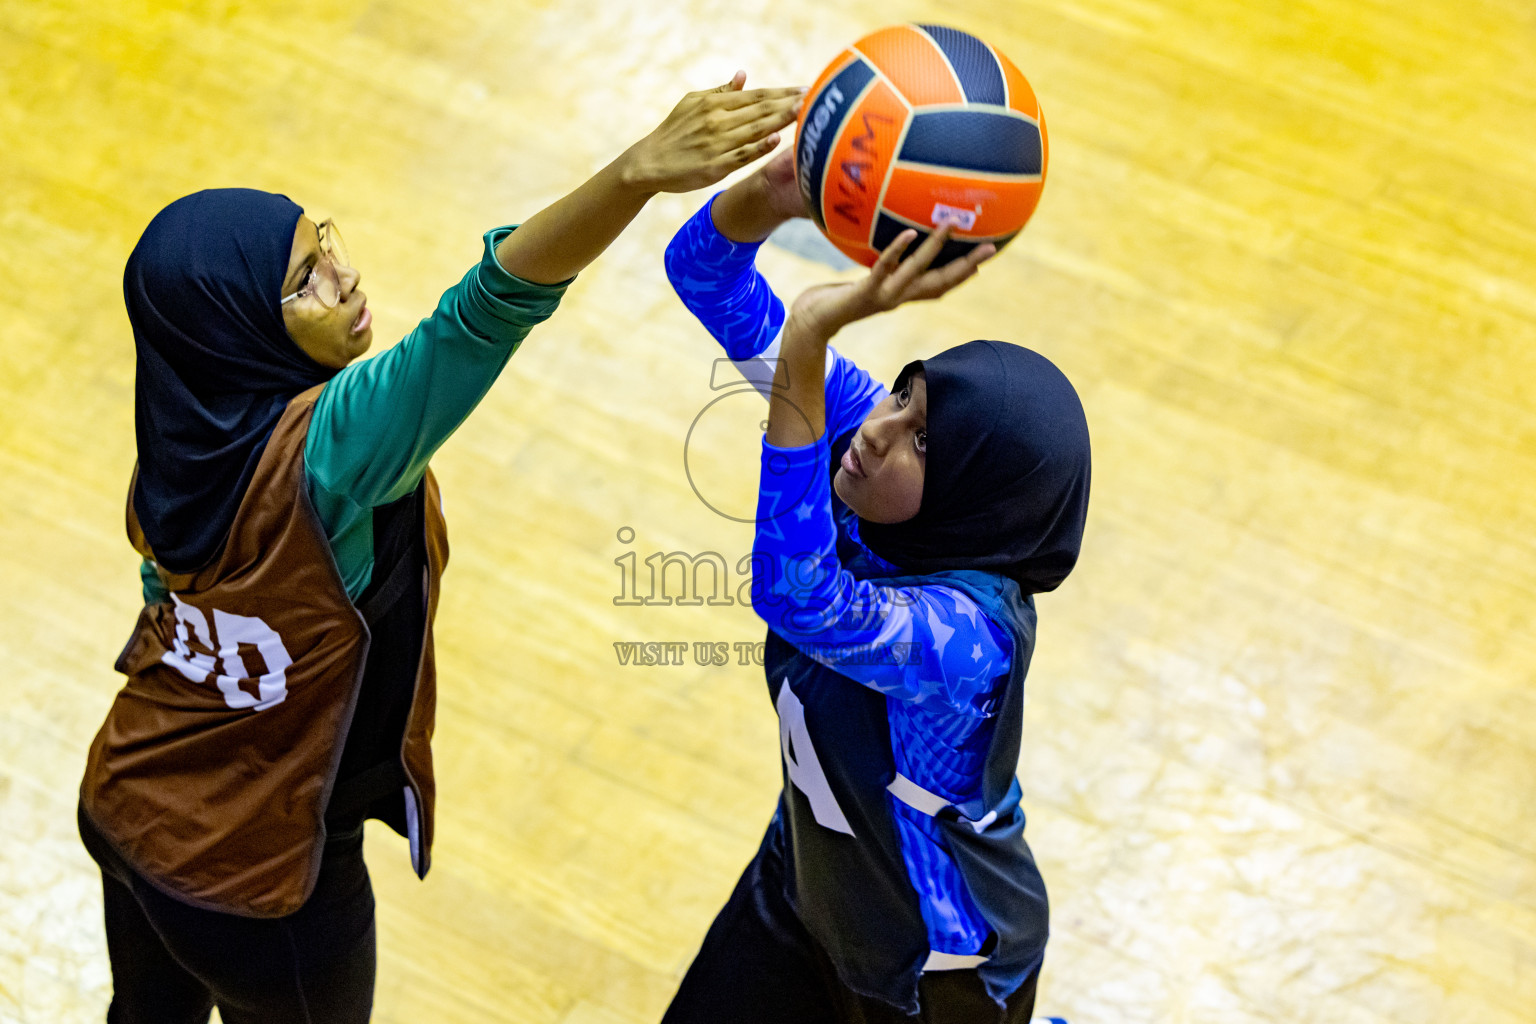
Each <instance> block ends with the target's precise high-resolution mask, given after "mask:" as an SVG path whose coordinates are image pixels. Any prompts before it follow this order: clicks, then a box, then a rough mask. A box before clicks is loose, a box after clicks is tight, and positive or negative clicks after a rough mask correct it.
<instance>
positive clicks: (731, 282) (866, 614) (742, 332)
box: [666, 200, 1012, 954]
mask: <svg viewBox="0 0 1536 1024" xmlns="http://www.w3.org/2000/svg"><path fill="white" fill-rule="evenodd" d="M712 205H713V200H711V202H710V203H709V204H706V205H705V207H704V208H703V209H702V210H700V211H699V212H698V213H697V214H696V215H694V217H693V218H692V219H690V220H689V221H688V223H687V224H685V225H684V226H683V228H682V230H680V231H679V232H678V233H677V235H676V237H674V238H673V240H672V242H671V244H670V245H669V246H668V247H667V253H666V268H667V276H668V278H669V279H670V280H671V282H672V286H673V287H674V288H675V289H676V290H677V293H678V295H679V297H681V298H682V300H683V303H684V305H686V306H687V307H688V309H689V311H690V312H692V313H693V314H694V315H695V316H696V317H698V318H699V320H700V321H701V322H702V323H703V324H704V326H705V327H706V328H707V329H708V330H709V332H710V334H711V335H713V336H714V338H715V340H716V341H718V342H719V343H720V344H721V345H722V346H723V347H724V348H725V351H726V355H727V356H729V357H730V358H731V359H732V360H734V361H735V362H736V363H737V365H738V366H740V367H741V368H742V371H743V373H744V374H746V375H747V377H748V379H750V380H753V381H754V382H757V383H758V387H759V390H761V391H764V392H765V393H766V391H767V389H768V386H769V385H768V383H767V382H771V380H772V366H773V361H774V360H775V359H776V358H777V355H778V347H779V341H780V335H781V333H782V331H783V326H784V319H785V314H784V304H783V302H782V301H780V300H779V298H778V296H776V295H774V293H773V290H772V289H771V288H770V287H769V286H768V283H767V282H766V281H765V280H764V279H763V277H762V275H761V274H759V273H758V272H757V269H756V266H755V263H754V261H755V257H756V255H757V249H758V246H757V245H742V244H738V243H735V242H732V241H731V240H729V239H727V238H725V237H724V236H723V235H721V234H720V232H719V231H718V230H716V228H715V226H714V221H713V219H712V218H711V214H710V209H711V206H712ZM887 393H888V392H887V391H886V389H885V387H884V386H883V385H881V384H880V383H879V382H878V381H875V380H874V379H873V378H871V377H870V375H869V374H868V373H866V372H864V371H863V370H861V369H860V368H859V367H858V366H856V365H855V364H854V363H853V361H852V360H849V359H847V358H845V357H843V356H842V355H840V354H839V353H837V352H836V351H835V350H834V349H831V348H828V350H827V369H826V418H827V428H826V431H825V432H824V433H823V435H822V436H821V437H820V438H819V439H817V440H816V441H815V442H814V443H813V444H809V445H806V446H804V447H801V448H778V447H775V446H774V445H771V444H769V443H768V442H767V441H766V440H764V442H763V451H762V476H761V487H760V491H759V496H758V510H757V536H756V539H755V542H754V545H753V572H754V576H755V580H754V586H753V608H754V609H755V610H756V611H757V613H758V614H759V615H761V616H762V618H763V619H764V621H766V622H767V623H768V628H769V629H771V630H773V631H774V632H775V633H777V634H779V635H780V636H781V637H783V638H784V639H785V640H787V641H789V642H790V643H791V644H793V645H794V646H795V647H796V648H798V649H799V650H800V651H801V652H802V653H804V654H806V655H807V656H809V657H811V658H814V659H815V660H817V661H818V662H820V663H821V664H823V665H826V666H828V667H830V668H832V669H835V670H836V671H837V672H838V673H840V674H842V675H844V676H846V677H848V678H849V679H851V680H853V681H854V682H856V683H859V684H861V685H864V686H867V687H870V688H872V689H874V690H876V691H878V692H880V693H883V694H885V697H886V714H887V719H888V721H889V722H890V730H891V749H892V752H893V754H894V755H895V761H896V769H897V771H899V772H900V773H901V774H903V775H905V776H906V777H907V778H909V779H911V780H912V781H913V782H916V783H917V784H918V785H919V786H922V787H923V788H924V789H927V790H929V791H931V792H933V793H936V794H938V795H939V796H942V797H944V798H945V799H947V800H949V801H951V802H954V803H958V802H962V801H964V800H967V799H970V798H972V797H973V796H975V795H976V794H977V792H978V791H979V789H980V785H981V777H982V771H983V768H984V759H985V757H986V751H987V745H988V743H989V742H990V739H991V723H990V719H991V716H992V711H993V700H994V694H995V692H996V691H997V690H998V688H999V687H1000V686H1001V685H1002V684H1003V683H1004V682H1006V679H1007V676H1008V672H1009V669H1010V654H1011V646H1012V645H1011V641H1010V640H1009V637H1008V633H1007V632H1006V631H1005V630H1004V629H1003V628H1002V627H1001V626H999V625H997V624H995V623H993V622H992V621H991V619H990V618H988V617H987V615H986V614H985V613H984V612H982V611H981V609H980V608H978V607H977V605H976V603H975V601H973V600H972V599H971V597H970V596H969V595H967V594H965V593H963V592H962V591H960V590H958V589H956V588H953V587H947V586H942V585H937V584H935V585H933V586H915V587H914V586H906V587H891V586H881V585H879V584H877V583H872V582H869V580H868V579H867V577H877V576H882V575H896V574H898V573H899V572H900V570H898V569H897V568H896V567H895V566H893V565H891V564H890V563H888V562H885V561H884V560H882V559H881V558H880V557H879V556H878V555H876V554H875V553H874V552H873V551H871V550H870V549H869V548H867V547H865V546H864V545H863V544H862V543H861V542H860V540H859V535H858V516H857V515H855V514H854V513H853V512H852V510H850V509H849V508H848V507H847V506H846V505H844V504H843V502H842V501H841V500H840V499H839V498H838V497H837V495H836V494H835V493H834V492H833V491H832V487H831V466H830V462H829V460H830V448H831V443H830V440H829V439H833V438H838V437H841V436H842V435H843V434H844V433H846V432H848V431H851V430H853V429H855V428H857V427H858V425H859V424H860V423H862V422H863V420H864V418H865V416H867V415H868V413H869V411H870V410H871V409H872V408H873V407H874V406H875V405H877V404H878V403H879V402H880V401H881V400H883V399H884V398H885V396H886V394H887ZM840 546H841V549H842V550H843V552H844V553H845V557H843V558H840V557H839V548H840ZM850 555H851V557H848V556H850ZM887 799H889V800H890V802H891V809H892V813H893V815H894V817H895V820H896V824H897V832H898V835H899V838H900V841H901V848H902V856H903V859H904V861H905V862H906V868H907V875H908V877H909V879H910V880H911V882H912V887H913V889H915V890H916V892H917V894H918V898H919V902H920V905H921V908H922V914H923V921H924V922H925V924H926V925H927V927H928V938H929V942H930V944H931V946H932V948H933V949H934V950H935V951H938V952H941V953H958V954H969V953H976V952H977V951H978V950H980V949H981V947H982V945H983V943H984V942H985V941H986V939H987V936H988V934H989V932H990V928H989V927H988V925H987V923H986V921H985V920H984V919H983V918H982V916H981V914H980V912H979V911H978V910H977V909H976V907H975V905H974V904H973V903H972V901H971V898H970V895H969V893H968V892H967V891H966V888H965V884H964V882H963V881H962V879H961V877H960V874H959V872H958V870H957V869H956V868H955V866H954V862H953V861H952V860H951V859H950V856H949V854H948V852H947V850H946V848H945V845H944V839H943V837H942V835H941V833H940V831H939V829H938V827H937V826H936V824H935V823H934V821H933V819H932V818H930V817H928V816H927V815H924V814H922V813H921V812H919V811H916V810H914V809H912V808H911V807H909V806H907V805H906V804H905V803H902V802H901V801H898V800H896V799H895V798H894V797H888V798H887Z"/></svg>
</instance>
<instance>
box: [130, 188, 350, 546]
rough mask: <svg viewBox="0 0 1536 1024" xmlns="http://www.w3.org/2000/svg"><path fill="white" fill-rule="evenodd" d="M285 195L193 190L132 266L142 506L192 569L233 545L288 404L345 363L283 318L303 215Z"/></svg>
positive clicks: (148, 528) (160, 542) (146, 238)
mask: <svg viewBox="0 0 1536 1024" xmlns="http://www.w3.org/2000/svg"><path fill="white" fill-rule="evenodd" d="M303 212H304V211H303V210H301V209H300V208H299V207H298V206H297V205H295V204H294V203H293V202H292V201H291V200H290V199H288V198H287V197H286V196H279V195H273V194H271V193H269V192H257V191H254V190H252V189H243V188H226V189H210V190H208V191H204V192H197V193H194V194H192V195H190V196H186V197H184V198H181V199H178V200H176V201H175V202H174V203H172V204H171V205H170V206H167V207H166V208H165V209H164V210H161V211H160V213H159V214H157V215H156V216H155V219H154V220H152V221H150V223H149V227H147V228H145V229H144V235H143V237H141V238H140V239H139V244H138V245H136V246H135V247H134V250H133V253H132V255H130V256H129V257H128V266H127V268H126V270H125V271H124V272H123V297H124V299H125V300H126V302H127V305H128V320H129V322H130V323H131V324H132V325H133V341H134V345H135V347H136V348H137V350H138V366H137V371H136V374H135V378H134V399H135V407H134V433H135V435H136V436H137V440H138V451H139V465H138V476H137V483H136V484H135V486H134V491H133V507H134V510H135V511H136V512H137V513H138V517H139V524H140V526H141V527H142V528H143V530H144V536H145V538H146V539H147V540H148V541H149V546H150V548H151V550H153V551H154V553H155V558H156V560H157V561H159V563H160V564H161V565H162V566H164V567H165V568H167V569H170V570H172V571H176V572H190V571H192V570H194V569H197V568H200V567H201V566H203V565H204V564H205V563H207V562H208V560H209V559H211V558H212V557H213V556H214V555H215V554H217V553H218V551H219V549H220V548H221V547H222V546H223V544H224V539H225V537H226V536H227V535H228V533H229V527H230V524H231V523H232V522H233V520H234V517H235V512H236V511H237V510H238V508H239V506H240V499H241V498H242V497H243V496H244V494H245V488H246V485H247V484H248V483H250V480H251V476H252V474H254V473H255V471H256V463H257V462H258V460H260V458H261V453H262V450H263V449H264V448H265V447H266V443H267V438H268V437H269V436H270V435H271V433H272V428H273V426H274V425H276V423H277V420H278V417H280V416H281V415H282V413H283V409H284V407H285V406H286V405H287V404H288V402H289V401H290V400H291V399H292V398H293V396H294V395H297V394H298V393H299V392H301V391H304V390H305V389H307V388H309V387H312V386H313V385H315V384H319V383H321V382H323V381H326V380H329V379H330V378H331V377H332V376H333V375H334V374H335V372H336V371H335V370H331V369H328V368H326V367H324V366H321V365H320V364H319V363H316V362H315V361H314V360H312V359H310V358H309V357H308V356H306V355H305V354H304V353H303V352H302V351H301V350H300V349H299V347H298V345H296V344H294V342H293V339H291V338H290V337H289V336H288V331H287V330H286V329H285V328H284V327H283V312H282V306H281V302H280V300H281V298H282V294H281V293H282V286H283V279H284V278H285V277H286V276H287V272H288V258H289V255H290V254H291V253H292V250H293V232H294V228H295V227H296V225H297V224H298V221H299V217H300V216H301V215H302V214H303Z"/></svg>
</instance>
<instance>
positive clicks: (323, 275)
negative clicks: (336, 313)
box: [281, 220, 352, 309]
mask: <svg viewBox="0 0 1536 1024" xmlns="http://www.w3.org/2000/svg"><path fill="white" fill-rule="evenodd" d="M315 230H316V232H317V233H318V234H319V236H320V259H319V260H317V261H316V262H315V265H314V267H313V268H311V270H310V272H309V278H308V279H307V280H306V281H305V282H304V284H303V285H302V286H301V287H300V288H299V290H298V291H296V292H294V293H293V294H292V295H285V296H283V301H282V303H281V305H284V306H286V305H288V303H290V302H292V301H293V300H294V299H302V298H304V297H305V296H308V295H313V296H314V297H315V298H316V299H317V300H319V302H320V305H322V306H324V307H325V308H326V309H335V308H336V303H338V302H340V301H341V276H340V275H339V274H338V273H337V272H336V268H337V267H350V266H351V265H352V264H350V263H348V262H347V247H346V246H345V245H343V244H342V241H341V232H339V231H337V230H336V225H335V223H333V222H332V221H330V220H326V221H323V222H321V224H320V226H319V227H317V228H316V229H315Z"/></svg>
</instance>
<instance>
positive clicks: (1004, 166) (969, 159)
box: [897, 109, 1043, 174]
mask: <svg viewBox="0 0 1536 1024" xmlns="http://www.w3.org/2000/svg"><path fill="white" fill-rule="evenodd" d="M897 159H899V160H904V161H910V162H911V163H918V164H934V165H936V166H939V167H953V168H956V169H963V170H969V171H986V172H990V173H992V174H1039V173H1040V166H1041V164H1042V163H1043V153H1042V152H1041V146H1040V128H1039V126H1038V125H1034V124H1031V123H1030V122H1028V121H1026V120H1024V119H1023V118H1021V117H1014V116H1010V115H1008V114H993V113H989V112H987V111H985V110H935V111H931V112H927V113H925V112H924V111H922V110H921V109H919V110H918V111H917V113H915V114H913V115H912V126H911V127H910V128H908V129H907V140H906V142H904V143H903V144H902V147H901V154H900V156H898V157H897Z"/></svg>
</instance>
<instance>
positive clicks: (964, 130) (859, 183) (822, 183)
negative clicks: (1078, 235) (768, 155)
mask: <svg viewBox="0 0 1536 1024" xmlns="http://www.w3.org/2000/svg"><path fill="white" fill-rule="evenodd" d="M1048 154H1049V146H1048V143H1047V141H1046V135H1045V118H1044V117H1043V115H1042V114H1041V112H1040V104H1039V102H1038V101H1037V100H1036V99H1035V92H1034V90H1033V89H1031V88H1030V86H1029V82H1028V81H1027V80H1026V79H1025V78H1024V76H1023V75H1022V74H1021V73H1020V72H1019V69H1018V68H1016V67H1014V66H1013V63H1012V62H1011V61H1010V60H1009V59H1008V58H1007V57H1005V56H1003V55H1002V54H1001V53H999V52H998V51H997V50H995V49H993V48H992V47H991V46H988V45H987V44H986V43H984V42H982V41H981V40H980V39H977V38H976V37H975V36H973V35H970V34H968V33H965V32H961V31H959V30H958V29H952V28H944V27H942V26H939V25H895V26H892V27H890V28H883V29H880V30H879V31H878V32H872V33H870V34H869V35H867V36H865V37H864V38H863V39H860V40H859V41H858V42H856V43H854V44H853V45H852V46H850V47H849V48H848V49H846V50H844V51H843V52H842V53H841V54H839V55H838V57H837V59H836V60H834V61H833V62H832V63H831V64H829V65H828V66H827V69H826V70H825V71H823V72H822V73H821V77H820V78H818V79H816V82H815V84H814V85H812V86H811V88H810V91H809V92H808V93H806V103H805V106H804V108H803V109H802V110H801V112H800V120H799V126H798V129H797V137H796V139H795V173H796V175H797V176H798V178H799V182H800V193H801V195H802V196H804V197H805V202H806V207H807V208H808V209H809V211H810V213H811V216H812V218H814V219H815V221H816V225H817V226H818V227H819V228H821V230H822V231H823V232H824V233H825V234H826V236H827V237H828V238H829V239H831V240H832V243H833V244H834V245H836V246H837V247H838V248H839V249H841V250H842V251H843V252H845V253H847V254H848V255H849V256H850V257H852V258H853V259H855V260H857V261H858V262H860V263H862V264H864V265H865V266H870V265H872V264H873V263H874V262H875V260H876V258H878V257H879V255H880V251H881V250H882V249H884V248H885V247H886V246H887V245H889V244H890V242H891V240H892V239H894V238H895V237H896V236H897V235H899V234H901V232H903V231H905V230H906V229H908V228H916V229H917V232H918V239H917V242H915V243H913V244H914V245H917V244H920V243H921V242H922V240H923V239H924V238H926V237H928V234H929V233H930V232H932V231H933V230H935V229H936V228H938V227H939V226H940V225H941V224H945V223H949V224H952V225H953V226H954V227H953V229H952V232H951V235H950V240H949V242H948V243H947V244H946V245H945V246H944V249H943V250H942V251H941V252H940V253H939V256H938V258H937V259H935V260H934V265H935V266H941V265H943V264H945V263H948V262H949V261H950V260H953V259H956V258H957V257H959V256H963V255H964V254H965V253H967V252H970V251H971V249H973V248H975V247H976V246H978V245H981V244H982V243H984V242H991V243H993V244H994V245H996V246H997V247H998V248H999V249H1001V248H1002V247H1003V246H1005V245H1007V244H1008V242H1009V241H1010V240H1012V238H1013V236H1014V235H1016V234H1018V233H1019V231H1020V229H1022V228H1023V227H1024V223H1025V221H1027V220H1029V217H1030V214H1032V213H1034V212H1035V206H1036V204H1037V203H1039V202H1040V190H1041V189H1042V188H1043V187H1044V185H1045V168H1046V163H1047V157H1048Z"/></svg>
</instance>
